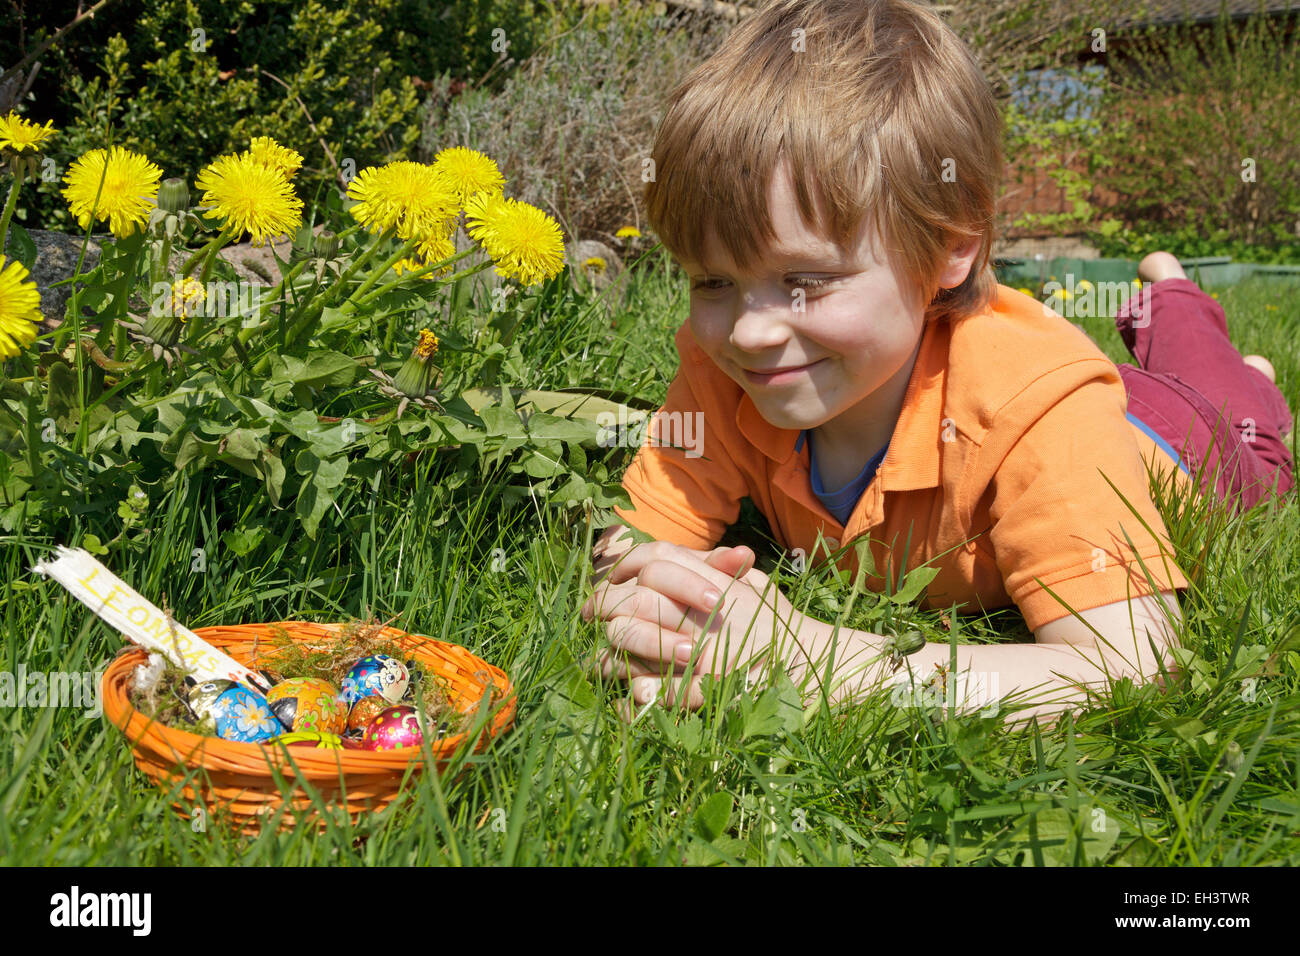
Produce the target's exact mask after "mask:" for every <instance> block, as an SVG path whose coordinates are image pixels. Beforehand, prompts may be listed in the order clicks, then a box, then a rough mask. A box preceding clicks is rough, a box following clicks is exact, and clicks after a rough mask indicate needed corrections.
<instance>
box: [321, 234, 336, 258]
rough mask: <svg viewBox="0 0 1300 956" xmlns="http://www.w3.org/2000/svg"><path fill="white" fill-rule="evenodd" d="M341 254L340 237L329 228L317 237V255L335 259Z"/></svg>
mask: <svg viewBox="0 0 1300 956" xmlns="http://www.w3.org/2000/svg"><path fill="white" fill-rule="evenodd" d="M338 254H339V237H338V236H336V235H334V233H332V232H330V231H329V230H328V229H326V230H323V231H322V232H321V234H320V235H319V236H317V237H316V256H317V257H318V258H320V259H333V258H334V257H335V256H337V255H338Z"/></svg>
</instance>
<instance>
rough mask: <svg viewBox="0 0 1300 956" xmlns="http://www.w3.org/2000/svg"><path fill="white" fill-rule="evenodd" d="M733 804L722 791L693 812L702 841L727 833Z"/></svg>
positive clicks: (729, 796) (714, 838) (728, 795)
mask: <svg viewBox="0 0 1300 956" xmlns="http://www.w3.org/2000/svg"><path fill="white" fill-rule="evenodd" d="M656 709H657V708H656ZM733 804H734V800H733V799H732V796H731V794H729V793H727V791H725V790H722V791H720V792H718V793H715V794H714V795H713V796H711V797H709V799H707V800H705V801H704V803H702V804H701V805H700V808H699V809H698V810H696V811H695V825H696V827H697V828H698V829H699V831H700V835H701V836H702V837H704V839H706V840H709V841H713V840H716V839H717V838H718V837H720V836H722V834H723V833H725V832H726V831H727V824H728V823H730V822H731V808H732V806H733Z"/></svg>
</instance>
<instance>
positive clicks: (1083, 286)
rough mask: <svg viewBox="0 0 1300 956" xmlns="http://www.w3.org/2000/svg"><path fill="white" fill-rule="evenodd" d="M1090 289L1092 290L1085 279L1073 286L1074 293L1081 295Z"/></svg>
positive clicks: (1089, 283) (1090, 284)
mask: <svg viewBox="0 0 1300 956" xmlns="http://www.w3.org/2000/svg"><path fill="white" fill-rule="evenodd" d="M1091 288H1092V283H1091V282H1089V281H1088V280H1087V279H1080V280H1079V281H1078V282H1076V283H1075V284H1074V291H1075V292H1078V293H1079V294H1081V295H1082V294H1084V293H1086V292H1087V291H1088V290H1089V289H1091Z"/></svg>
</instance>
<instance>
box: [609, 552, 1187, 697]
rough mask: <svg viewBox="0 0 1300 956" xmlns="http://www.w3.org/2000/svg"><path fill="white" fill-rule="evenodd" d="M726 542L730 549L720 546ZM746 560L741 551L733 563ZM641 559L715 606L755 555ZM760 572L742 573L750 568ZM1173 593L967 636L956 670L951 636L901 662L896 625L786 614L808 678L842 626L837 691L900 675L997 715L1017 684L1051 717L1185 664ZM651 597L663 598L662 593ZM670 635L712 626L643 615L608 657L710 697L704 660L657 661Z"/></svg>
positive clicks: (922, 693)
mask: <svg viewBox="0 0 1300 956" xmlns="http://www.w3.org/2000/svg"><path fill="white" fill-rule="evenodd" d="M725 550H726V549H718V552H723V551H725ZM735 550H737V551H743V549H735ZM665 557H667V556H665ZM737 560H738V561H739V563H738V564H733V561H737ZM631 561H632V566H631V568H630V569H634V570H635V571H637V572H642V573H639V574H638V580H641V578H642V577H651V578H653V583H650V582H649V581H643V582H642V585H641V586H643V587H647V588H648V590H651V591H654V592H655V593H656V594H657V595H659V596H662V597H665V598H668V599H670V600H673V601H677V602H680V604H681V605H682V606H689V607H691V608H694V609H696V610H698V611H701V612H704V614H707V612H709V611H711V610H712V609H713V607H714V603H713V602H711V601H710V600H709V599H708V597H706V593H705V592H706V591H708V590H709V589H710V588H712V589H715V590H721V591H724V592H725V591H726V590H727V587H728V585H731V584H733V583H735V582H734V581H733V580H732V578H733V575H735V574H737V573H740V572H743V570H744V568H745V566H747V564H748V561H747V559H745V558H744V557H743V555H742V556H741V557H739V558H737V556H736V555H730V556H728V555H725V554H721V553H715V556H714V557H713V558H712V559H711V560H709V561H707V562H706V561H701V560H697V559H695V558H693V557H689V556H682V557H681V558H680V559H677V558H673V559H671V560H658V561H653V562H652V563H651V564H647V565H645V566H642V559H639V558H633V559H631ZM751 573H753V572H751ZM622 576H623V575H620V577H622ZM748 576H749V575H748V574H744V573H740V580H742V581H743V580H745V579H746V578H747V577H748ZM1161 601H1163V602H1164V605H1165V606H1166V607H1168V609H1169V615H1168V618H1172V619H1173V621H1175V622H1176V621H1177V620H1179V619H1180V616H1181V615H1180V610H1179V607H1178V601H1177V596H1176V592H1173V591H1163V592H1160V594H1159V595H1158V598H1157V597H1153V596H1146V597H1138V598H1134V599H1132V600H1131V601H1118V602H1115V603H1112V604H1108V605H1104V606H1102V607H1097V608H1092V609H1089V610H1085V611H1080V612H1078V615H1079V616H1078V617H1074V616H1067V617H1064V618H1060V619H1058V620H1055V621H1051V622H1049V623H1048V624H1045V625H1043V626H1042V627H1040V628H1039V629H1038V631H1037V632H1036V633H1035V638H1036V643H1034V644H1009V645H1007V644H1001V645H978V644H975V645H972V644H962V645H958V646H957V648H956V655H957V662H956V669H955V670H953V669H952V666H951V657H952V653H953V651H952V648H951V647H950V646H949V645H948V644H946V643H928V644H924V645H923V646H922V647H921V648H920V649H918V650H917V651H916V652H914V653H912V654H911V655H908V656H907V657H905V658H902V662H901V663H900V665H899V666H898V667H897V668H894V667H892V666H891V665H892V663H893V660H897V658H894V659H891V657H890V647H889V645H888V643H887V640H886V638H885V637H883V636H881V635H879V634H873V633H871V632H869V631H860V630H854V629H850V628H845V627H840V628H839V629H838V631H835V628H834V626H833V625H832V624H830V623H827V622H824V621H820V620H818V619H816V618H813V617H811V616H808V615H805V614H799V613H793V614H790V615H789V616H788V618H787V619H786V620H787V622H788V624H789V625H790V626H791V629H792V631H793V632H797V642H792V644H791V646H794V643H797V645H798V652H797V653H792V654H790V655H788V656H787V664H788V665H789V668H790V671H791V674H792V676H793V677H794V679H795V680H796V682H801V681H802V678H803V676H804V675H805V674H806V673H807V671H808V667H809V662H810V661H811V663H812V664H813V665H814V666H815V667H816V671H817V674H818V675H821V674H824V673H825V665H826V663H827V657H828V654H829V652H830V648H831V640H832V632H835V666H834V669H833V672H832V676H831V686H830V687H828V688H827V692H828V696H829V698H830V700H831V701H832V702H837V701H842V700H848V699H851V698H856V697H860V696H865V695H866V694H868V693H870V692H871V691H873V690H877V689H879V688H881V687H882V686H890V685H895V686H896V689H895V690H894V691H892V692H891V694H890V697H889V700H890V701H891V702H892V703H893V704H894V705H896V706H931V705H934V704H941V705H943V706H946V707H953V708H956V709H958V710H961V711H967V712H969V711H972V710H982V711H984V712H985V713H986V714H990V715H991V714H992V713H996V712H997V711H998V710H1000V709H1001V706H1000V705H999V703H998V701H999V700H1001V699H1003V698H1007V697H1009V696H1015V697H1016V698H1018V701H1024V702H1025V704H1024V705H1023V706H1022V705H1021V704H1019V703H1017V710H1016V712H1015V715H1014V717H1013V718H1012V719H1013V720H1016V721H1021V720H1027V719H1029V718H1030V717H1035V716H1036V717H1038V718H1040V719H1043V718H1048V717H1052V716H1055V715H1058V714H1060V713H1061V712H1062V711H1064V710H1066V709H1069V708H1071V707H1074V706H1077V705H1079V704H1082V703H1084V702H1085V701H1086V700H1087V698H1088V688H1089V687H1090V688H1091V689H1092V690H1093V691H1104V690H1105V689H1106V687H1107V686H1108V684H1109V682H1110V681H1111V680H1118V679H1120V678H1123V677H1129V678H1131V679H1132V680H1133V681H1134V682H1135V683H1144V682H1147V681H1152V680H1158V679H1159V678H1160V676H1161V669H1162V666H1163V668H1164V670H1165V671H1166V672H1168V673H1173V672H1174V670H1175V668H1174V662H1173V661H1172V660H1171V659H1170V658H1171V655H1170V653H1169V651H1170V650H1171V648H1172V647H1174V646H1176V639H1175V635H1174V633H1173V630H1172V628H1171V626H1170V624H1169V623H1168V618H1167V616H1166V614H1165V612H1164V610H1163V609H1162V607H1161ZM644 606H645V607H647V608H649V607H653V603H649V604H647V605H644ZM635 613H646V612H644V611H639V612H635ZM615 614H617V612H615ZM599 616H602V617H604V616H608V615H607V613H601V614H599ZM650 616H653V615H650ZM701 619H702V616H701ZM734 624H736V625H739V626H740V629H741V630H744V621H742V620H741V619H740V618H739V617H738V618H737V619H736V620H735V621H734ZM1094 628H1095V630H1096V632H1097V633H1096V634H1094V633H1093V629H1094ZM765 630H766V628H760V631H765ZM630 633H631V632H629V634H630ZM670 635H671V639H672V640H676V639H678V638H680V639H692V640H697V641H698V640H700V639H701V638H702V637H703V634H702V633H695V632H694V631H693V630H692V625H691V624H689V623H687V622H685V621H683V622H682V625H681V631H680V632H679V633H676V634H672V632H668V629H667V628H663V629H662V630H661V629H660V628H656V627H648V628H647V627H642V628H640V630H639V634H637V636H635V637H633V636H629V637H628V638H627V639H626V640H623V639H615V640H612V641H611V652H610V653H608V654H607V655H606V657H605V661H606V665H607V667H610V668H611V669H612V670H614V671H616V670H617V669H618V668H617V667H613V665H614V664H617V660H616V658H617V656H618V655H619V654H629V655H633V656H635V657H637V658H638V659H639V660H640V661H642V662H644V663H645V664H647V665H659V666H658V667H657V668H656V667H654V666H650V667H646V668H643V669H642V670H644V673H643V675H642V677H639V678H638V679H637V680H634V681H633V682H632V692H633V697H634V699H635V700H636V701H637V702H638V703H646V702H647V701H648V700H650V699H652V698H653V697H654V696H656V695H658V694H662V695H663V697H664V699H665V701H666V702H667V703H678V702H684V703H685V704H686V706H688V707H691V708H695V707H699V706H701V705H702V704H703V695H702V690H701V677H702V676H703V672H702V671H701V670H700V669H698V668H697V670H696V672H695V673H694V674H680V673H679V674H677V675H675V676H674V677H671V678H669V679H668V680H666V681H663V682H662V685H661V683H660V680H659V679H658V678H656V677H655V676H654V673H653V671H655V670H657V671H658V672H659V673H660V674H667V673H670V672H671V671H672V666H673V662H672V660H671V656H670V655H671V651H670V650H668V651H667V653H665V650H666V649H667V648H671V646H672V645H671V643H668V644H665V643H663V640H662V639H663V638H664V637H670ZM1098 635H1100V637H1098ZM760 643H762V642H761V641H760ZM1153 645H1154V649H1153ZM701 663H704V662H703V661H701ZM637 672H638V673H641V671H637ZM819 679H820V678H816V679H814V680H811V681H809V682H808V684H807V686H806V688H805V693H806V694H807V695H808V696H809V697H810V698H812V697H815V696H816V695H817V694H818V680H819ZM661 687H662V689H660V688H661Z"/></svg>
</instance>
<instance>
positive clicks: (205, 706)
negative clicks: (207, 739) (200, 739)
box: [189, 681, 284, 744]
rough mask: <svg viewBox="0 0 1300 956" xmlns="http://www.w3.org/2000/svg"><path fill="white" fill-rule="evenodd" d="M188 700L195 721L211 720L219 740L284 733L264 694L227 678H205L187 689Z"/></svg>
mask: <svg viewBox="0 0 1300 956" xmlns="http://www.w3.org/2000/svg"><path fill="white" fill-rule="evenodd" d="M189 700H190V707H191V708H192V709H193V710H194V712H195V714H196V715H197V716H198V718H199V720H200V721H205V720H211V721H212V723H213V724H214V725H215V727H216V732H217V736H218V737H220V738H221V739H222V740H233V741H236V742H238V743H250V744H251V743H257V742H258V741H262V740H270V739H271V738H272V737H276V736H279V735H280V734H282V733H284V727H283V725H281V723H280V721H279V720H277V719H276V716H275V714H274V713H273V712H272V711H271V705H270V704H268V703H267V702H266V698H265V697H263V696H262V695H261V694H255V693H254V692H253V691H251V690H248V689H247V688H245V687H240V686H239V685H238V684H235V683H233V682H231V681H205V682H204V683H202V684H199V685H198V686H196V687H195V688H193V690H191V691H190V693H189Z"/></svg>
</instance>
